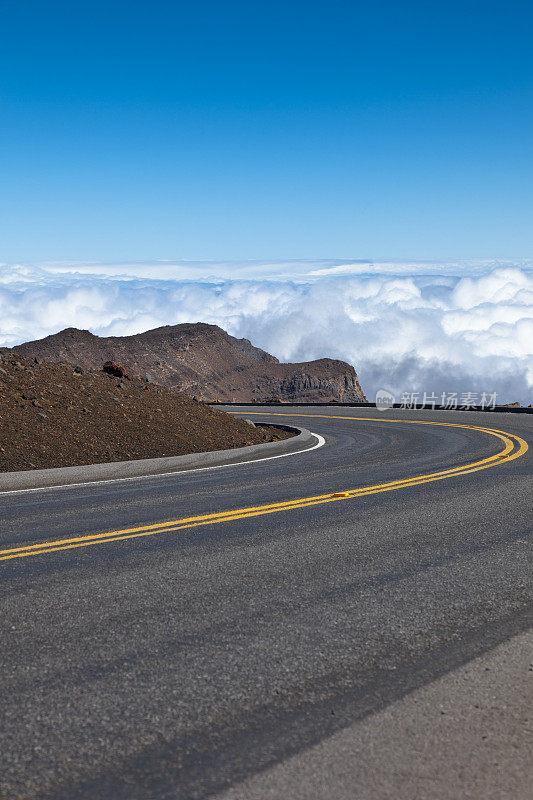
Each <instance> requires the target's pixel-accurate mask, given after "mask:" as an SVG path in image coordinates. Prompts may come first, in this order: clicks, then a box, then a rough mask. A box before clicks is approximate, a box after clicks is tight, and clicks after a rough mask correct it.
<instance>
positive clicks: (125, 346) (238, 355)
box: [6, 322, 365, 403]
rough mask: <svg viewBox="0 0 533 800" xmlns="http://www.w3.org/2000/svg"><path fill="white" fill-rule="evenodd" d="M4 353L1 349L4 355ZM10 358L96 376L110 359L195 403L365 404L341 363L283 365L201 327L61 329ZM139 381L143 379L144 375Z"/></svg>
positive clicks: (215, 329)
mask: <svg viewBox="0 0 533 800" xmlns="http://www.w3.org/2000/svg"><path fill="white" fill-rule="evenodd" d="M6 351H7V349H6ZM7 352H15V353H16V355H17V356H26V357H30V358H38V359H40V360H45V361H51V362H59V361H62V360H63V361H66V362H68V363H70V364H76V365H79V366H81V367H82V368H83V369H85V370H98V369H100V365H101V364H102V363H104V362H107V361H112V362H115V363H117V364H118V365H123V367H122V368H123V369H126V370H127V371H128V372H129V374H130V375H131V376H132V377H134V378H144V379H145V380H146V377H147V376H150V379H152V380H153V382H154V383H156V384H159V385H161V386H166V387H169V388H171V389H177V390H178V391H181V392H185V393H186V394H188V395H190V396H193V395H194V396H196V397H198V398H199V399H202V400H220V401H228V400H229V401H231V400H236V401H240V402H254V401H255V402H265V401H269V400H272V399H273V398H276V399H279V400H280V401H282V402H291V401H303V402H310V403H313V402H320V401H321V402H332V401H338V402H342V401H345V402H358V401H361V400H364V399H365V398H364V394H363V391H362V389H361V386H360V385H359V381H358V379H357V375H356V372H355V370H354V368H353V367H352V366H351V365H350V364H347V363H346V362H344V361H338V360H335V359H331V358H321V359H319V360H317V361H306V362H302V363H298V364H283V363H280V362H279V361H278V359H277V358H275V357H274V356H272V355H270V354H269V353H267V352H265V351H264V350H261V349H260V348H258V347H254V346H253V345H252V344H251V342H249V341H248V339H236V338H235V337H233V336H230V335H229V334H228V333H226V331H224V330H222V328H219V327H218V326H217V325H207V324H205V323H202V322H198V323H194V324H193V323H184V324H182V325H166V326H164V327H162V328H155V329H154V330H150V331H146V332H145V333H139V334H136V335H134V336H108V337H99V336H95V335H94V334H92V333H90V332H89V331H83V330H78V329H77V328H66V329H65V330H63V331H60V332H59V333H56V334H53V335H52V336H47V337H46V338H45V339H38V340H36V341H33V342H26V343H25V344H21V345H18V346H17V347H14V348H11V349H10V350H9V351H7ZM145 376H146V377H145Z"/></svg>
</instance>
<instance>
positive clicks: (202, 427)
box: [0, 354, 289, 472]
mask: <svg viewBox="0 0 533 800" xmlns="http://www.w3.org/2000/svg"><path fill="white" fill-rule="evenodd" d="M288 435H289V434H286V433H284V432H282V431H276V430H275V429H273V428H265V429H261V428H255V427H253V426H251V425H249V424H247V423H246V422H244V421H242V420H239V419H236V418H234V417H233V416H230V415H229V414H225V413H224V412H222V411H217V410H214V409H211V408H209V407H208V406H205V405H203V403H199V402H196V401H195V400H193V399H191V398H190V397H186V396H185V395H183V394H180V393H178V392H175V391H171V390H169V389H166V388H163V387H160V386H156V385H154V384H148V383H146V382H145V381H139V380H135V379H134V380H127V379H126V378H122V379H121V378H117V377H114V376H111V375H108V374H106V373H104V372H103V371H101V370H99V371H95V372H86V371H82V370H80V371H75V370H74V369H73V368H72V367H71V366H67V365H61V364H44V363H41V364H36V363H35V362H34V361H33V360H31V359H24V358H21V357H20V356H19V355H18V354H16V355H14V356H13V357H11V358H9V357H6V356H5V355H4V356H3V358H2V361H1V363H0V472H9V471H13V470H24V469H40V468H46V467H61V466H72V465H77V464H94V463H100V462H109V461H123V460H130V459H137V458H155V457H159V456H173V455H184V454H185V453H195V452H203V451H207V450H224V449H229V448H233V447H242V446H244V445H250V444H260V443H262V442H265V441H273V440H275V439H281V438H286V437H287V436H288Z"/></svg>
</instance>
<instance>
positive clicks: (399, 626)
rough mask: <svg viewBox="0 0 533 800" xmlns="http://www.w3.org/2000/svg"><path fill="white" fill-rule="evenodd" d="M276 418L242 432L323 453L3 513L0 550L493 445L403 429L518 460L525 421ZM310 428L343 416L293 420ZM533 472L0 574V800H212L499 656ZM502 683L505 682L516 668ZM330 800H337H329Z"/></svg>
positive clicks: (446, 463)
mask: <svg viewBox="0 0 533 800" xmlns="http://www.w3.org/2000/svg"><path fill="white" fill-rule="evenodd" d="M251 411H252V409H239V414H240V415H242V416H244V417H246V416H249V414H250V413H251ZM253 411H254V412H260V411H262V410H261V409H260V408H257V407H255V406H254V407H253ZM280 412H282V413H284V414H288V415H289V416H287V417H285V418H284V419H283V420H281V418H279V417H274V416H271V415H272V409H271V408H270V409H265V410H264V413H261V417H254V419H257V420H259V419H261V420H264V421H268V420H271V421H278V422H279V421H284V422H286V423H287V424H291V423H293V424H295V425H299V424H300V425H302V426H305V427H306V428H309V429H310V430H312V431H314V432H316V433H318V434H321V435H322V436H324V438H325V440H326V443H325V445H324V446H323V447H321V448H320V449H317V450H314V451H311V452H308V453H303V454H300V455H294V456H291V457H290V458H282V459H278V460H272V461H265V462H255V463H249V464H243V465H238V466H230V467H228V468H226V469H224V468H223V469H216V470H213V471H204V472H196V473H189V474H188V473H180V474H176V475H171V476H158V477H154V476H152V477H150V478H148V479H142V478H139V479H135V480H132V481H124V482H120V481H117V482H114V483H108V484H98V485H93V486H85V487H67V488H63V489H47V490H42V491H37V492H26V493H16V494H5V495H0V518H1V521H2V525H1V528H0V531H1V533H0V536H1V547H2V549H6V548H13V547H22V546H26V545H28V544H31V543H36V542H41V541H48V540H58V539H64V538H69V537H73V536H82V535H88V534H94V533H97V532H106V531H111V530H116V529H122V528H127V527H132V526H140V525H143V524H151V523H156V522H164V521H165V520H173V519H177V518H180V517H185V516H191V515H194V514H199V515H200V514H201V515H204V514H207V513H211V512H212V513H215V512H220V511H226V510H232V509H239V508H243V507H250V506H256V505H262V504H265V503H276V502H279V501H281V500H288V501H290V500H296V499H299V498H303V497H308V496H313V495H321V494H324V493H328V492H339V491H343V490H349V489H353V488H355V487H363V486H367V485H371V484H376V483H380V482H385V481H391V480H396V479H403V478H408V477H414V476H417V475H420V474H426V473H430V472H434V471H436V470H442V469H447V468H451V467H456V466H458V465H463V464H468V463H471V462H473V461H477V460H480V459H483V458H486V457H488V456H491V455H493V454H494V453H496V452H498V451H500V450H501V446H502V443H501V442H499V441H498V440H497V439H495V438H494V437H492V436H488V435H486V434H483V433H481V432H479V431H476V430H473V429H468V428H454V427H439V426H432V425H412V424H409V421H414V420H435V421H438V422H443V421H445V422H451V423H456V424H459V425H465V424H466V425H479V426H484V427H490V428H497V429H500V430H503V431H508V432H509V433H512V434H517V435H519V436H521V437H522V438H523V439H525V440H526V441H527V442H529V443H530V445H531V442H532V441H533V436H532V432H533V416H532V415H526V414H523V415H512V414H498V413H478V412H449V413H446V412H430V411H420V410H419V411H400V410H398V409H394V410H391V411H387V412H378V411H376V410H375V409H364V410H362V409H348V408H336V407H335V406H332V407H331V408H330V409H324V408H320V409H313V408H312V407H310V408H308V409H305V408H298V409H294V410H293V411H292V410H291V409H290V408H289V407H286V406H284V407H282V408H280V409H279V411H278V413H280ZM293 412H294V414H293V416H290V414H291V413H293ZM316 413H320V414H321V415H324V414H331V415H335V416H337V417H340V419H329V418H326V417H322V416H321V417H316V418H309V417H306V418H302V417H301V416H300V415H302V414H316ZM350 416H357V417H363V418H365V419H369V418H378V420H382V421H372V422H371V421H364V420H363V421H355V420H350V419H347V417H350ZM391 418H395V419H403V420H405V421H406V422H407V424H403V423H390V422H388V421H387V420H389V419H391ZM532 465H533V448H531V447H530V449H529V450H528V451H527V452H526V453H525V454H524V455H523V456H521V457H520V458H517V459H516V460H514V461H508V462H506V461H505V460H504V459H502V460H501V463H499V464H498V466H496V467H493V468H490V469H484V470H481V471H478V472H471V473H467V474H463V475H460V476H456V477H452V478H448V479H445V480H439V481H435V482H431V483H424V484H420V485H413V486H409V487H404V488H401V489H398V490H396V491H389V492H384V493H379V494H371V495H364V496H361V497H358V498H343V497H340V498H339V499H338V500H337V501H335V502H328V503H324V504H318V505H311V506H304V507H299V508H293V509H290V510H285V511H278V512H276V513H273V514H263V515H260V516H254V517H249V518H248V517H244V518H239V519H234V520H229V521H224V522H217V523H216V524H210V525H204V526H200V527H191V528H188V529H185V530H179V531H172V530H169V531H166V532H164V531H161V532H159V533H157V534H156V535H153V536H149V537H141V538H136V539H128V540H122V541H107V542H103V543H100V544H96V545H93V546H87V547H85V546H83V547H79V548H76V549H66V550H62V551H58V552H49V553H44V554H37V555H34V556H28V557H23V558H17V559H12V560H8V561H1V562H0V570H1V572H2V582H1V587H2V596H1V608H0V625H1V654H0V658H1V682H0V694H1V699H0V709H1V711H0V714H1V718H0V796H1V797H2V800H11V798H43V800H51V799H52V798H54V800H76V798H87V799H89V798H90V800H94V799H95V798H99V799H101V800H105V798H117V799H118V800H122V798H124V799H126V798H127V800H134V799H137V800H141V799H142V800H145V799H147V798H154V800H155V798H157V799H158V800H159V798H161V799H163V798H176V799H177V798H207V797H212V796H216V795H223V793H224V792H231V791H232V787H238V786H239V785H245V784H246V781H251V780H259V779H260V776H261V775H263V776H268V775H269V774H272V773H271V772H269V771H271V770H273V769H276V768H281V766H282V765H283V764H284V763H287V764H288V763H289V762H290V760H291V759H294V758H298V757H300V756H302V757H303V754H304V753H306V752H308V753H312V752H314V750H313V748H316V747H317V746H318V745H320V743H323V742H326V741H330V742H331V741H334V740H335V737H336V736H340V735H342V733H343V732H344V733H346V732H347V731H349V730H350V729H351V728H353V726H354V725H357V724H363V723H365V722H368V721H369V720H372V719H378V717H379V715H380V714H383V713H385V712H386V711H387V709H389V708H393V707H396V706H395V704H397V703H398V702H401V701H403V699H405V700H406V701H407V700H408V698H409V697H410V696H415V694H416V692H419V691H421V690H423V689H424V687H426V688H427V687H430V686H431V685H432V684H433V683H434V682H436V681H437V682H438V681H439V680H443V679H446V678H447V677H448V678H450V676H452V675H454V674H457V670H460V669H461V668H463V667H464V665H467V664H468V663H469V662H470V661H471V660H472V659H480V658H483V657H485V656H486V655H488V654H490V653H491V651H492V650H493V649H494V648H496V647H498V646H505V645H506V643H507V644H509V643H510V642H511V641H513V637H517V636H520V635H521V634H523V633H524V632H525V631H527V630H528V629H529V628H530V627H531V622H532V614H531V612H532V594H531V582H530V576H531V571H530V564H531V550H532V548H531V544H532V537H531V529H532V505H531V495H532V492H531V489H532V485H533V481H532V473H533V470H532ZM472 663H474V662H472ZM498 680H499V684H498V685H499V686H500V687H501V686H502V681H503V685H504V686H505V685H506V682H507V684H509V685H510V682H512V680H513V678H512V670H510V671H509V674H508V675H507V674H506V673H505V669H503V672H502V669H500V670H499V672H498ZM474 681H475V679H474ZM479 691H482V688H480V689H479ZM501 696H502V697H503V696H506V695H505V692H504V693H503V694H502V695H501ZM426 702H427V703H431V702H432V701H431V695H430V699H429V700H427V701H426ZM514 702H518V700H516V698H515V699H514ZM526 702H527V699H526V698H524V703H526ZM413 713H415V712H413ZM400 717H401V715H400ZM398 725H400V721H398ZM376 730H377V731H379V726H377V728H376ZM529 731H530V728H529ZM376 736H378V734H377V733H376ZM518 744H519V743H518ZM376 746H377V740H376ZM480 747H481V745H480ZM472 758H475V754H474V755H473V756H472ZM391 763H392V762H391ZM524 763H525V764H526V767H523V766H522V767H520V769H524V768H529V769H530V768H531V760H529V761H528V760H526V761H523V760H522V761H520V764H524ZM382 768H383V769H384V770H386V769H387V765H386V764H385V765H384V766H383V767H382ZM324 769H326V767H324ZM450 769H453V764H451V765H450ZM405 771H406V772H407V773H408V772H409V764H406V765H405ZM503 771H504V773H505V772H506V771H508V772H509V781H511V777H512V776H511V774H510V773H511V771H512V767H511V765H507V766H505V765H504V767H503ZM278 778H279V773H278ZM278 778H277V779H278ZM404 779H405V775H404ZM266 780H267V782H268V777H267V778H266ZM254 785H255V784H254ZM509 785H512V784H511V783H510V784H509ZM460 786H461V784H460V783H459V788H460ZM290 787H291V783H290V778H289V777H288V778H287V783H286V784H285V787H284V788H283V784H282V785H281V787H280V792H282V794H278V796H283V797H284V798H291V788H290ZM235 791H236V789H235ZM265 792H266V789H265ZM228 796H229V795H228ZM257 796H259V795H257ZM265 796H267V794H266V793H265ZM294 796H296V794H295V795H294ZM330 796H331V797H332V798H335V797H340V796H341V790H340V787H339V791H338V792H337V790H336V786H335V783H334V781H333V782H332V784H331V794H330ZM352 796H353V795H352ZM355 796H357V795H355ZM361 796H364V794H363V793H361ZM383 796H385V795H383ZM413 796H417V797H422V796H423V794H420V793H419V794H414V795H413ZM457 796H458V797H461V796H464V797H467V796H468V797H475V796H476V795H475V794H474V795H472V794H467V793H466V791H465V793H464V795H461V794H459V795H457ZM509 796H512V794H510V795H509ZM502 797H505V795H502Z"/></svg>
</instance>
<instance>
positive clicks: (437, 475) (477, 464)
mask: <svg viewBox="0 0 533 800" xmlns="http://www.w3.org/2000/svg"><path fill="white" fill-rule="evenodd" d="M230 413H235V412H230ZM247 413H248V414H249V415H256V416H265V412H259V411H250V412H247ZM268 415H269V416H276V417H308V418H321V419H341V420H354V421H358V422H387V423H406V424H411V425H436V426H442V427H452V428H467V429H470V430H476V431H480V432H482V433H485V434H488V435H490V436H494V437H495V438H497V439H500V440H501V441H502V442H503V444H504V447H503V449H502V450H500V451H499V452H498V453H495V454H494V455H492V456H488V457H486V458H483V459H480V460H479V461H473V462H470V463H468V464H463V465H461V466H457V467H450V468H448V469H445V470H439V471H438V472H432V473H427V474H425V475H417V476H415V477H413V478H402V479H398V480H394V481H388V482H387V483H378V484H375V485H371V486H362V487H358V488H354V489H344V490H340V491H336V492H329V493H328V494H322V495H315V496H311V497H301V498H297V499H295V500H284V501H280V502H277V503H266V504H262V505H258V506H250V507H247V508H238V509H231V510H229V511H219V512H214V513H211V514H200V515H197V516H192V517H183V518H181V519H175V520H169V521H167V522H159V523H153V524H151V525H140V526H137V527H133V528H123V529H121V530H114V531H107V532H106V533H95V534H89V535H87V536H75V537H70V538H66V539H56V540H51V541H47V542H39V543H37V544H31V545H24V546H20V547H9V548H7V549H4V550H0V561H7V560H9V559H13V558H25V557H26V556H32V555H44V554H46V553H55V552H57V551H59V550H71V549H75V548H78V547H89V546H90V545H95V544H104V543H105V542H117V541H122V540H125V539H136V538H139V537H145V536H154V535H155V534H161V533H174V532H176V531H181V530H185V529H187V528H195V527H200V526H204V525H213V524H215V523H218V522H230V521H233V520H239V519H249V518H250V517H256V516H260V515H263V514H273V513H275V512H278V511H291V510H292V509H295V508H306V507H308V506H313V505H321V504H323V503H332V502H338V501H340V500H352V499H356V498H359V497H365V496H367V495H372V494H378V493H381V492H390V491H394V490H397V489H402V488H408V487H410V486H418V485H420V484H423V483H431V482H433V481H437V480H445V479H447V478H452V477H457V476H460V475H466V474H470V473H472V472H477V471H478V470H481V469H488V468H489V467H495V466H498V465H500V464H504V463H506V462H508V461H512V460H514V459H516V458H520V456H522V455H524V453H525V452H526V451H527V449H528V445H527V443H526V442H525V441H524V439H521V438H520V437H519V436H516V435H515V434H511V433H506V432H505V431H500V430H497V429H495V428H485V427H480V426H477V425H461V424H457V423H453V422H431V421H427V420H398V419H383V418H379V417H378V418H376V417H347V416H340V415H331V414H287V413H281V412H272V413H269V414H268Z"/></svg>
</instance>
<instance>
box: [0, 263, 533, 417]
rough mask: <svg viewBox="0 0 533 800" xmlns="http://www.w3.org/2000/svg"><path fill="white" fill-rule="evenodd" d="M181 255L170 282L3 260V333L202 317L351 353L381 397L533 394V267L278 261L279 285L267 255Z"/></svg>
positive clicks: (284, 348) (316, 353)
mask: <svg viewBox="0 0 533 800" xmlns="http://www.w3.org/2000/svg"><path fill="white" fill-rule="evenodd" d="M169 263H170V265H171V266H170V268H169V270H167V273H165V271H164V270H163V274H168V275H172V277H171V278H170V277H169V278H168V279H165V280H161V279H160V280H153V279H151V278H150V277H149V275H148V274H147V275H144V274H142V273H143V271H145V272H146V273H150V272H151V274H154V267H153V265H151V267H150V269H149V267H148V265H144V266H142V269H141V268H140V267H139V265H134V267H131V265H118V266H116V268H111V267H110V266H109V265H89V264H86V265H83V266H82V267H80V265H70V266H69V267H68V269H67V268H66V267H63V268H58V267H57V265H55V266H54V265H48V266H46V267H41V266H35V267H28V266H7V265H4V266H3V267H2V266H0V341H1V343H2V344H6V345H8V346H10V345H14V344H16V343H18V342H21V341H26V340H28V339H34V338H40V337H42V336H46V335H48V334H49V333H53V332H55V331H58V330H60V329H61V328H64V327H68V326H71V325H73V326H76V327H80V328H88V329H89V330H92V331H93V332H94V333H98V334H100V335H126V334H131V333H138V332H140V331H143V330H147V329H149V328H153V327H157V326H158V325H166V324H176V323H179V322H189V321H192V322H196V321H198V320H202V321H205V322H212V323H215V324H218V325H220V326H221V327H223V328H225V329H226V330H227V331H229V333H231V334H233V335H236V336H245V337H247V338H249V339H251V341H252V342H253V343H254V344H257V345H258V346H260V347H263V348H264V349H266V350H268V351H269V352H271V353H273V354H275V355H277V356H278V357H279V358H280V359H282V360H291V361H297V360H308V359H312V358H320V357H324V356H330V357H334V358H341V359H344V360H346V361H349V362H350V363H352V364H354V366H355V367H356V369H357V371H358V373H359V377H360V380H361V383H362V385H363V387H364V389H365V391H366V393H367V395H368V396H369V397H372V396H373V394H374V393H375V391H376V389H377V388H381V387H383V388H386V389H390V390H392V391H393V392H395V393H396V394H399V393H401V392H402V391H420V392H424V391H427V392H433V391H434V392H436V393H440V392H442V391H461V392H462V391H478V392H481V391H490V392H492V391H497V392H498V393H499V395H500V399H501V400H502V401H503V402H507V401H512V400H520V401H521V402H527V403H530V402H532V401H533V396H532V395H533V392H532V389H533V273H532V270H531V263H529V262H521V263H520V264H515V265H512V264H510V263H501V264H495V263H494V262H474V263H472V264H470V265H466V264H462V265H457V264H455V265H448V266H446V265H443V264H440V265H439V264H437V263H436V262H424V263H423V264H422V263H420V262H419V263H418V264H414V265H413V264H407V265H401V264H394V263H392V262H387V264H373V265H372V264H370V263H369V262H353V263H350V264H348V265H346V262H342V261H341V262H285V263H282V262H278V263H274V264H270V265H265V264H263V268H264V273H265V274H267V276H269V277H268V279H265V278H264V277H263V278H259V277H256V274H259V273H260V266H261V265H260V264H259V262H241V263H240V264H238V265H235V264H234V265H231V264H222V265H216V264H214V262H208V263H206V264H204V272H202V267H201V264H200V262H196V263H194V264H193V265H192V266H190V267H187V270H185V268H183V270H182V266H183V264H182V263H181V262H179V263H178V262H169ZM97 267H98V268H97ZM348 267H350V269H348ZM178 268H179V269H178ZM120 269H122V270H123V272H122V273H121V272H120ZM467 269H468V274H467V275H466V276H465V277H460V274H461V273H462V274H464V273H465V270H467ZM106 270H107V271H106ZM180 270H181V272H180V276H181V278H182V279H181V280H178V279H176V275H177V273H176V271H180ZM186 271H187V279H186V280H185V279H183V278H184V274H185V272H186ZM359 272H360V274H359ZM175 273H176V275H175ZM457 273H459V274H457ZM157 274H158V275H160V274H161V270H160V269H159V267H158V269H157ZM208 274H211V275H213V274H214V276H215V277H214V278H212V279H211V280H208V278H207V277H206V275H208ZM230 275H233V276H234V277H233V278H230V277H229V276H230ZM244 275H246V276H247V277H246V279H244V277H242V276H244ZM288 276H290V277H291V279H289V277H288Z"/></svg>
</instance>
